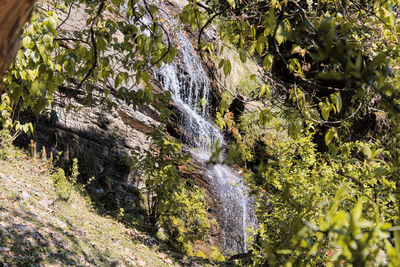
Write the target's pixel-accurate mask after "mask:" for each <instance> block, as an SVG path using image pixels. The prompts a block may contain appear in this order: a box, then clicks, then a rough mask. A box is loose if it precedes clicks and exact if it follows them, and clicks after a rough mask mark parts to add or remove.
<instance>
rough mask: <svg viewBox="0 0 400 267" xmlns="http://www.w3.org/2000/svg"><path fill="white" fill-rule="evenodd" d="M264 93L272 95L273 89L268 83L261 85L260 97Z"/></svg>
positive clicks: (268, 95)
mask: <svg viewBox="0 0 400 267" xmlns="http://www.w3.org/2000/svg"><path fill="white" fill-rule="evenodd" d="M264 95H266V96H267V97H268V98H269V97H270V96H271V89H270V87H269V85H268V84H263V85H261V87H260V92H259V93H258V98H261V97H263V96H264Z"/></svg>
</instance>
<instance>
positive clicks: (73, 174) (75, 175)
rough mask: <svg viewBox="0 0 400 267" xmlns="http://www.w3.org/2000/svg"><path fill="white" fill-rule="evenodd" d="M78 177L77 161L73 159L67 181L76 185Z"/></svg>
mask: <svg viewBox="0 0 400 267" xmlns="http://www.w3.org/2000/svg"><path fill="white" fill-rule="evenodd" d="M78 177H79V165H78V159H77V158H74V159H73V160H72V167H71V175H70V176H69V181H70V182H71V184H76V183H77V181H78Z"/></svg>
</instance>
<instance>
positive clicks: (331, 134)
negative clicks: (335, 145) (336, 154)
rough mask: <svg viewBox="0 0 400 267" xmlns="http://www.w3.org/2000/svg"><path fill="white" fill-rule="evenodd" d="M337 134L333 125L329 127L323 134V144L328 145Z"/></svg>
mask: <svg viewBox="0 0 400 267" xmlns="http://www.w3.org/2000/svg"><path fill="white" fill-rule="evenodd" d="M336 135H337V132H336V129H335V128H334V127H332V128H329V130H328V131H327V132H326V134H325V144H326V145H329V144H330V143H331V142H332V140H333V138H335V137H336Z"/></svg>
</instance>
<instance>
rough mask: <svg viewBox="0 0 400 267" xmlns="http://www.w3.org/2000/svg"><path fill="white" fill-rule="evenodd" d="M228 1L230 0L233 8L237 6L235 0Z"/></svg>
mask: <svg viewBox="0 0 400 267" xmlns="http://www.w3.org/2000/svg"><path fill="white" fill-rule="evenodd" d="M227 1H228V3H229V5H230V6H231V7H232V8H235V7H236V3H235V0H227Z"/></svg>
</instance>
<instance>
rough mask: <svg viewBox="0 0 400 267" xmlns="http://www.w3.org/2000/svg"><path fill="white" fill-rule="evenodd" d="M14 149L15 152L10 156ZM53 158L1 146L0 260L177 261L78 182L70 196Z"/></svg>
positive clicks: (80, 262) (110, 263)
mask: <svg viewBox="0 0 400 267" xmlns="http://www.w3.org/2000/svg"><path fill="white" fill-rule="evenodd" d="M10 155H12V156H10ZM48 166H49V163H46V162H44V161H39V160H33V159H31V158H29V157H28V156H27V155H26V154H24V153H23V152H21V151H20V150H18V149H14V148H13V149H12V153H11V154H10V153H9V154H8V157H7V158H6V159H4V157H3V159H1V151H0V262H2V263H4V264H5V265H6V266H7V265H9V266H15V265H17V266H19V265H21V266H25V265H32V264H33V265H44V266H65V265H78V266H175V265H178V263H177V262H173V260H172V259H171V258H169V257H168V255H167V254H165V253H163V252H160V250H159V247H157V246H156V247H151V246H150V245H147V243H146V240H147V239H151V238H150V237H148V236H147V235H145V234H142V233H140V232H138V231H136V230H135V229H129V228H127V227H126V226H124V225H123V224H121V223H119V222H117V221H115V220H113V219H112V218H106V217H103V216H100V215H99V214H97V213H96V212H95V211H94V209H93V207H92V206H91V204H90V202H89V201H88V199H87V198H86V197H84V196H83V194H81V193H80V190H79V189H78V188H77V187H74V186H72V185H69V186H70V189H69V190H70V192H69V198H68V200H65V199H61V198H60V194H59V192H58V190H59V189H57V188H56V187H55V185H54V183H53V181H52V179H51V178H50V171H49V168H48Z"/></svg>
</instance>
